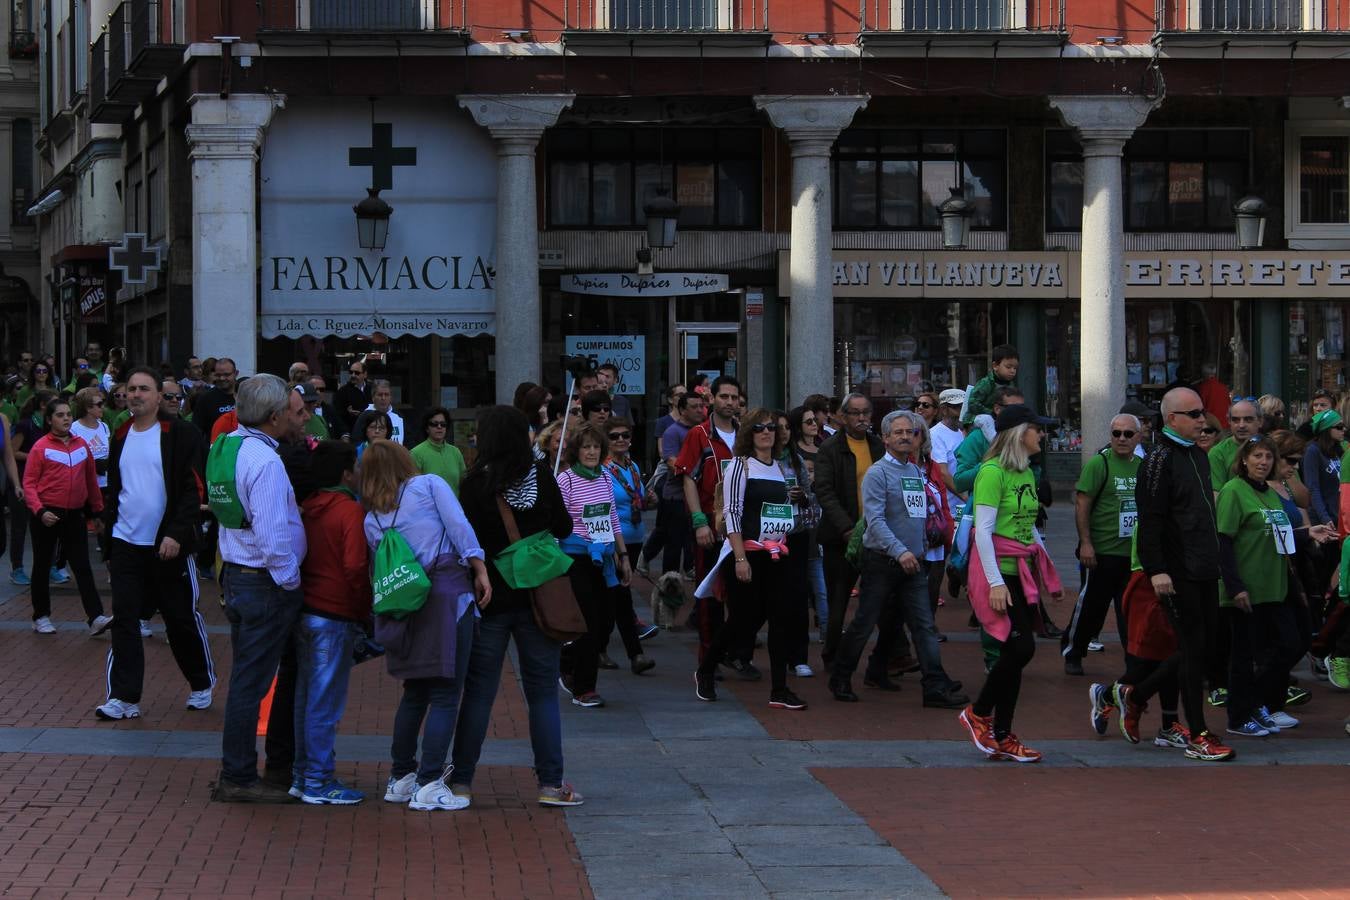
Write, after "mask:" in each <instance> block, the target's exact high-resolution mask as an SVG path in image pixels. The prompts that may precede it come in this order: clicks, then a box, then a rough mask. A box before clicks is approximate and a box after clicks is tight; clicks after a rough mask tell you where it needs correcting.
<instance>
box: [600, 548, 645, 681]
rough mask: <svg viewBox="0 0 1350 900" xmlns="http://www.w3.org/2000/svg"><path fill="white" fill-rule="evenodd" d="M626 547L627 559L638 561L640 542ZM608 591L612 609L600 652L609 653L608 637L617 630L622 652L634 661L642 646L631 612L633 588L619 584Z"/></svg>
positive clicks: (632, 611)
mask: <svg viewBox="0 0 1350 900" xmlns="http://www.w3.org/2000/svg"><path fill="white" fill-rule="evenodd" d="M626 546H627V548H628V556H629V559H638V558H640V557H641V556H642V542H641V541H638V542H637V543H634V544H626ZM609 591H610V596H611V597H612V598H613V601H612V603H613V608H612V609H611V611H610V629H609V631H607V632H605V639H604V640H603V641H601V642H600V652H601V653H608V652H609V638H610V635H612V634H613V633H614V632H615V630H616V629H617V630H618V632H619V637H620V638H621V639H622V640H623V649H624V652H625V653H627V654H628V658H629V659H636V658H637V657H638V656H640V655H641V654H642V644H641V643H640V642H639V641H638V634H637V613H636V612H635V611H634V610H633V588H632V586H631V585H626V584H619V585H615V586H614V587H612V588H610V589H609Z"/></svg>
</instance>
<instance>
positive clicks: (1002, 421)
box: [994, 403, 1059, 431]
mask: <svg viewBox="0 0 1350 900" xmlns="http://www.w3.org/2000/svg"><path fill="white" fill-rule="evenodd" d="M1027 424H1034V425H1039V426H1041V427H1042V428H1049V427H1050V426H1051V425H1057V424H1059V420H1058V419H1047V418H1046V417H1045V416H1038V415H1036V410H1034V409H1032V408H1031V407H1030V406H1027V405H1026V404H1025V403H1013V404H1011V405H1009V406H1005V407H1003V409H1002V410H1000V411H999V414H998V418H997V419H996V420H995V421H994V430H995V431H1007V430H1008V429H1009V428H1016V427H1017V426H1018V425H1027Z"/></svg>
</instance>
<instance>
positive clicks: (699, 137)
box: [546, 128, 761, 229]
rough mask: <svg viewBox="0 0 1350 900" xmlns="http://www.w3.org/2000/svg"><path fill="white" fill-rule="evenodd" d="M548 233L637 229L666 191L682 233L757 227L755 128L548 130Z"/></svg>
mask: <svg viewBox="0 0 1350 900" xmlns="http://www.w3.org/2000/svg"><path fill="white" fill-rule="evenodd" d="M546 152H547V156H548V186H547V191H548V223H549V227H551V228H641V227H643V226H644V225H646V222H647V219H646V216H644V215H643V213H642V208H643V206H645V205H646V203H647V202H648V201H649V200H651V199H652V198H653V197H655V196H656V195H657V193H658V192H659V191H661V190H663V189H664V190H665V191H666V192H667V193H668V194H669V195H670V196H671V198H672V199H674V200H675V202H676V203H678V204H679V205H680V222H679V225H680V227H681V228H727V229H731V228H758V227H759V222H760V158H761V152H760V133H759V131H758V130H756V129H751V128H742V129H725V130H722V129H711V128H690V129H684V130H679V131H677V130H674V129H670V130H658V129H646V130H635V129H618V128H554V129H551V130H550V131H549V132H548V144H547V151H546Z"/></svg>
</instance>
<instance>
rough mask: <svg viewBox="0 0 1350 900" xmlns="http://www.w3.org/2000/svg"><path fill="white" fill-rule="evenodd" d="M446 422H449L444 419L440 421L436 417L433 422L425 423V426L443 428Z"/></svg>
mask: <svg viewBox="0 0 1350 900" xmlns="http://www.w3.org/2000/svg"><path fill="white" fill-rule="evenodd" d="M447 424H449V423H447V422H444V421H441V420H440V419H437V420H436V421H434V422H428V423H427V427H428V428H444V427H445V426H446V425H447Z"/></svg>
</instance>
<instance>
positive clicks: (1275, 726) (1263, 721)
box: [1252, 706, 1280, 734]
mask: <svg viewBox="0 0 1350 900" xmlns="http://www.w3.org/2000/svg"><path fill="white" fill-rule="evenodd" d="M1252 718H1253V719H1254V720H1255V721H1256V724H1258V725H1260V726H1261V727H1262V728H1264V729H1265V730H1266V731H1269V732H1270V733H1271V734H1279V733H1280V723H1278V722H1276V721H1275V720H1274V719H1272V718H1271V717H1270V709H1269V708H1267V707H1264V706H1258V707H1257V708H1256V709H1254V710H1252Z"/></svg>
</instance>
